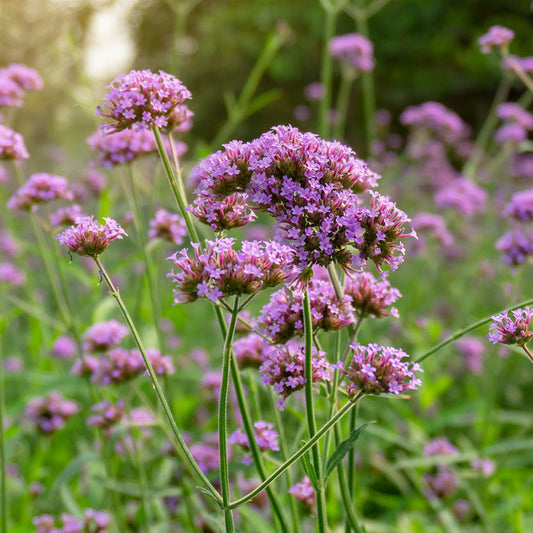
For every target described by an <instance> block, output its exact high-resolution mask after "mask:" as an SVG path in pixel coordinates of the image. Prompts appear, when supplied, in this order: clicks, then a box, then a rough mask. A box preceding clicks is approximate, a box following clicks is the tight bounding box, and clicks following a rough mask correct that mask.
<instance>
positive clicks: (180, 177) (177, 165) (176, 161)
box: [168, 132, 188, 207]
mask: <svg viewBox="0 0 533 533" xmlns="http://www.w3.org/2000/svg"><path fill="white" fill-rule="evenodd" d="M168 144H169V145H170V153H171V154H172V161H174V168H175V169H176V175H177V182H178V187H179V188H180V193H181V197H182V198H183V203H184V204H185V207H187V205H188V202H187V192H186V191H185V183H184V182H183V175H182V173H181V165H180V160H179V157H178V153H177V152H176V146H175V145H174V137H173V135H172V132H170V133H169V134H168Z"/></svg>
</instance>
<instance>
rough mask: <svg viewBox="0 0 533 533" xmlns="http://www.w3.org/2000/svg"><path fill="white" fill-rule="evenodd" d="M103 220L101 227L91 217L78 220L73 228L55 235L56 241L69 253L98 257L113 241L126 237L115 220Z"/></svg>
mask: <svg viewBox="0 0 533 533" xmlns="http://www.w3.org/2000/svg"><path fill="white" fill-rule="evenodd" d="M104 220H105V224H104V225H103V226H102V225H101V224H98V222H97V221H96V220H95V219H94V217H93V216H92V215H91V216H89V217H81V218H78V219H76V223H75V225H74V226H70V227H68V228H67V229H66V230H65V231H63V232H62V233H59V234H58V235H57V240H58V241H59V243H60V244H62V245H64V246H66V247H67V248H68V249H69V250H70V252H74V253H76V254H78V255H87V256H89V257H98V256H99V255H100V254H101V253H102V252H104V251H105V249H106V248H107V247H108V246H109V244H110V243H112V242H113V241H114V240H115V239H122V236H123V235H126V236H127V235H128V234H127V233H126V232H125V231H124V230H123V229H122V228H121V227H120V225H119V223H118V222H117V221H116V220H113V219H112V218H106V217H104Z"/></svg>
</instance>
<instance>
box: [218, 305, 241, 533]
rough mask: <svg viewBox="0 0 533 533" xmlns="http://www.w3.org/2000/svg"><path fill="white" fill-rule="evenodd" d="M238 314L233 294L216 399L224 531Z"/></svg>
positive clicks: (228, 519)
mask: <svg viewBox="0 0 533 533" xmlns="http://www.w3.org/2000/svg"><path fill="white" fill-rule="evenodd" d="M238 314H239V298H238V297H237V296H235V301H234V305H233V312H232V313H231V321H230V324H229V327H228V330H227V332H226V339H225V341H224V353H223V364H222V382H221V384H220V396H219V400H218V447H219V449H220V486H221V491H222V508H223V509H224V521H225V523H226V533H231V532H233V531H235V525H234V523H233V514H232V512H231V509H229V508H228V505H229V502H230V490H229V472H228V442H227V435H226V433H227V418H228V389H229V379H230V367H231V361H232V360H233V359H234V357H233V354H232V346H233V336H234V335H235V325H236V323H237V315H238Z"/></svg>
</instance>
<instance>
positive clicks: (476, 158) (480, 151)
mask: <svg viewBox="0 0 533 533" xmlns="http://www.w3.org/2000/svg"><path fill="white" fill-rule="evenodd" d="M512 85H513V80H512V77H511V76H508V75H505V74H504V76H503V78H502V80H501V82H500V85H499V86H498V89H497V90H496V94H495V95H494V100H493V102H492V105H491V106H490V111H489V114H488V115H487V118H486V119H485V122H484V123H483V126H482V127H481V130H480V131H479V135H478V136H477V139H476V142H475V144H474V148H473V150H472V155H471V156H470V157H469V159H468V161H467V162H466V163H465V165H464V167H463V174H464V175H465V176H467V177H468V178H470V179H474V176H475V173H476V170H477V167H478V166H479V164H480V162H481V160H482V158H483V156H484V155H485V150H486V148H487V144H488V143H489V141H490V138H491V135H492V132H493V131H494V128H495V127H496V125H497V124H498V120H499V118H498V115H497V114H496V108H497V107H498V106H499V105H500V104H501V103H502V102H504V101H505V100H506V99H507V96H508V95H509V91H510V90H511V87H512Z"/></svg>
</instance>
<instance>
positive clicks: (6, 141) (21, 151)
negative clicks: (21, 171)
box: [0, 124, 30, 161]
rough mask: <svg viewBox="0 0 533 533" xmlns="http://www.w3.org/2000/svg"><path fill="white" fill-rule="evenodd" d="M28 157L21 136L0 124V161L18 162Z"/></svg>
mask: <svg viewBox="0 0 533 533" xmlns="http://www.w3.org/2000/svg"><path fill="white" fill-rule="evenodd" d="M29 157H30V154H29V153H28V150H26V145H25V144H24V138H23V137H22V135H21V134H20V133H17V132H16V131H13V130H12V129H11V128H8V127H7V126H3V125H2V124H0V160H4V161H5V160H14V159H15V160H17V159H18V160H20V159H28V158H29Z"/></svg>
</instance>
